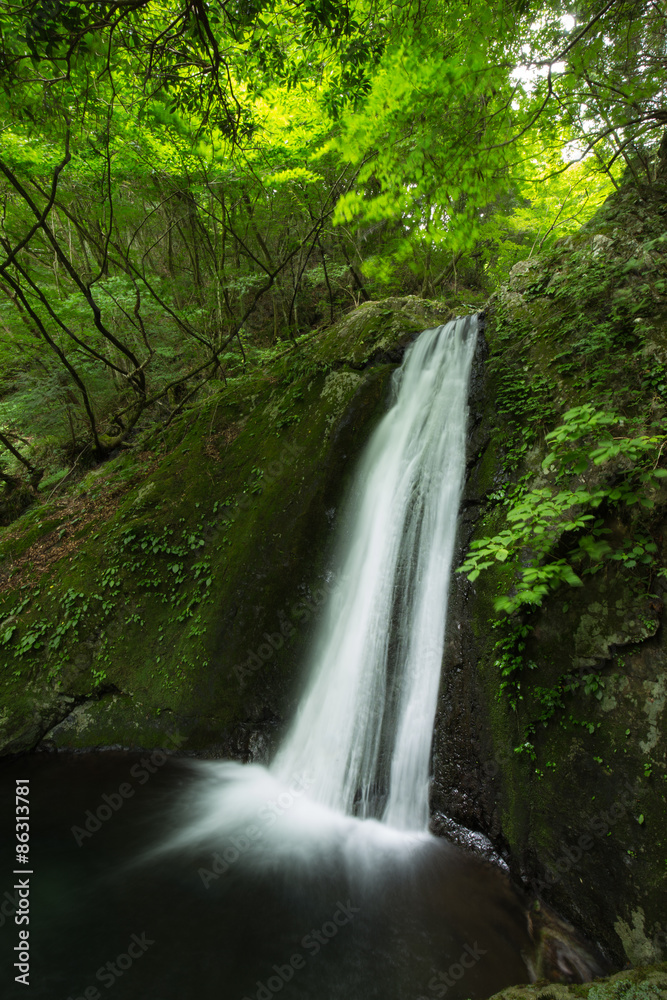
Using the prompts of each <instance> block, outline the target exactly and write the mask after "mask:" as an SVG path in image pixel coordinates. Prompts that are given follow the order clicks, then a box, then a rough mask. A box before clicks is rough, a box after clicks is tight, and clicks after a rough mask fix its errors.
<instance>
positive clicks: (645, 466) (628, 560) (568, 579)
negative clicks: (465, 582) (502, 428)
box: [458, 404, 667, 613]
mask: <svg viewBox="0 0 667 1000" xmlns="http://www.w3.org/2000/svg"><path fill="white" fill-rule="evenodd" d="M563 420H564V422H563V423H562V424H561V425H560V426H559V427H557V428H556V429H555V430H554V431H552V432H551V433H550V434H547V436H546V440H547V443H548V444H550V445H551V448H552V450H551V451H550V452H549V454H548V455H547V456H546V458H545V459H544V462H543V463H542V468H543V470H544V471H545V472H550V473H551V474H552V475H555V478H556V480H557V481H558V480H566V479H568V477H571V476H580V475H582V473H584V472H588V471H590V470H594V469H595V468H596V467H597V466H603V465H604V464H606V463H609V464H610V466H611V469H610V479H609V481H608V482H605V481H604V480H603V481H602V482H601V483H600V482H599V476H596V477H595V479H594V482H595V483H596V485H595V487H591V488H586V487H583V486H574V487H573V486H571V485H570V486H569V487H568V488H563V489H560V490H559V491H556V490H554V489H553V488H551V487H544V488H540V489H534V490H531V491H530V492H522V490H521V489H517V490H516V491H515V495H514V497H513V498H511V499H509V500H507V501H506V505H507V510H506V515H505V516H506V520H507V523H508V525H509V527H508V528H506V529H505V530H503V531H501V532H499V533H498V534H497V535H494V536H491V537H486V538H481V539H477V540H475V541H473V542H472V543H471V546H470V551H469V552H468V555H467V557H466V559H465V561H464V563H463V565H462V566H460V567H459V569H458V572H461V573H466V574H467V576H468V579H469V580H470V581H471V582H474V581H475V580H476V579H477V577H478V576H479V575H480V573H481V572H483V571H484V570H486V569H489V568H490V567H491V566H493V565H494V563H497V562H500V563H506V564H507V565H508V567H511V570H512V575H511V577H510V578H509V579H508V582H507V587H506V590H507V593H505V594H503V595H502V596H500V597H498V598H496V600H495V608H496V610H497V611H505V612H507V613H511V612H513V611H516V610H517V609H518V608H520V607H521V606H522V605H528V606H530V605H539V604H541V603H542V600H543V599H544V597H545V596H546V595H547V594H548V593H549V592H550V591H551V590H553V589H555V588H556V587H558V586H559V585H560V584H562V583H566V584H568V585H569V586H571V587H581V586H582V585H583V582H582V579H581V576H580V575H579V574H578V573H577V572H575V570H574V568H573V565H579V564H583V565H584V566H585V570H584V572H588V573H592V572H593V573H594V572H596V571H597V569H599V567H600V565H601V563H602V561H603V560H613V561H616V562H620V563H622V564H623V565H624V566H625V567H627V568H629V569H630V568H632V567H634V566H637V565H638V564H642V565H653V564H654V562H655V554H656V553H657V545H656V544H655V542H653V541H652V539H650V538H648V537H645V536H641V537H629V538H628V537H625V538H621V539H620V540H618V539H617V540H616V541H615V542H614V544H613V545H612V544H611V543H610V541H609V537H608V536H609V535H610V534H611V532H610V530H609V529H608V528H606V527H605V521H604V519H603V518H601V517H598V516H597V515H596V514H595V513H594V511H596V509H597V508H599V507H600V506H601V505H602V504H603V503H604V504H606V505H607V507H608V508H613V507H615V506H618V505H619V504H623V505H624V506H632V505H633V504H636V503H639V504H640V505H642V506H644V507H647V508H651V507H653V504H654V500H653V498H652V497H651V496H650V495H649V492H648V491H649V490H650V488H651V484H652V483H654V481H655V480H662V479H664V478H666V477H667V469H664V468H659V467H657V463H658V461H659V460H660V457H661V454H662V450H663V448H664V446H665V443H666V442H667V435H666V434H648V435H641V436H638V437H629V436H623V435H618V434H617V435H613V436H612V429H613V430H616V431H618V430H620V428H621V427H622V426H623V423H624V422H623V421H622V420H621V419H620V418H619V417H618V416H617V415H616V414H614V413H611V412H608V411H603V410H596V409H595V408H594V407H593V406H591V405H590V404H585V405H583V406H579V407H575V408H573V409H571V410H568V411H567V413H565V415H564V418H563ZM599 433H603V434H604V433H606V434H608V435H609V436H608V437H606V438H605V439H603V440H602V441H599V440H598V441H595V442H594V443H593V444H591V439H592V438H593V439H594V438H595V437H596V436H597V435H598V434H599ZM584 531H585V532H586V533H585V534H582V532H584ZM568 535H573V536H574V537H573V542H570V543H569V554H568V556H567V558H565V557H561V558H558V559H554V558H553V555H554V551H555V549H556V548H557V547H559V548H562V546H563V544H564V543H565V542H566V540H567V539H566V536H568ZM605 536H607V537H605Z"/></svg>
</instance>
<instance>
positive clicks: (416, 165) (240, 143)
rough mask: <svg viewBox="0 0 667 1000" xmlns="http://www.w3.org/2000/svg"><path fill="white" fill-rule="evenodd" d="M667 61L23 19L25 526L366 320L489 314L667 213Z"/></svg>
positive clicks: (421, 24) (10, 440)
mask: <svg viewBox="0 0 667 1000" xmlns="http://www.w3.org/2000/svg"><path fill="white" fill-rule="evenodd" d="M666 52H667V50H666V24H665V18H664V11H663V10H662V8H661V5H660V4H659V3H658V2H652V0H611V2H607V3H600V2H595V3H589V2H581V3H567V2H561V0H551V2H548V3H546V4H545V3H542V2H541V3H539V4H538V3H533V2H531V0H511V2H507V3H496V2H476V3H475V4H468V3H466V2H457V3H444V2H441V0H432V2H413V0H405V2H394V3H391V2H377V3H376V2H368V0H358V2H353V3H349V4H348V3H338V2H336V3H333V2H331V0H303V2H301V0H300V2H290V0H269V2H263V0H249V2H243V0H241V2H229V3H221V2H218V0H213V2H209V3H206V2H201V0H186V2H180V0H165V2H154V0H117V2H109V3H99V2H97V0H30V2H27V3H15V4H10V3H3V4H2V5H0V78H1V82H2V92H1V95H0V199H1V210H0V242H1V244H2V247H1V260H0V445H1V446H2V448H1V450H0V477H1V478H2V480H3V483H4V501H3V505H2V517H3V520H4V523H7V522H8V520H11V519H12V518H13V517H14V516H16V514H18V513H19V512H20V511H21V510H22V509H23V508H24V507H25V506H26V505H27V504H29V503H31V502H32V500H33V499H34V496H35V491H40V492H44V491H49V493H50V492H52V491H53V490H54V489H57V488H59V484H60V483H61V482H62V481H63V480H65V479H66V478H67V479H70V481H71V476H72V475H73V474H76V470H79V471H81V470H83V469H84V468H85V467H86V466H87V465H88V466H89V465H90V464H91V463H94V462H98V461H100V460H101V459H103V458H105V457H106V456H108V455H110V454H112V453H113V452H114V451H115V450H116V449H118V448H119V447H120V446H122V445H123V444H124V443H128V442H129V441H130V440H131V439H132V435H133V434H135V433H136V431H137V430H138V429H139V428H140V427H142V426H143V425H145V424H146V423H147V422H155V421H161V422H163V423H165V424H168V423H169V422H170V420H171V419H172V418H173V417H174V415H175V414H177V413H178V412H180V411H181V410H182V409H183V407H185V406H187V405H188V403H190V402H191V401H193V400H196V399H201V398H202V397H203V396H204V395H205V394H207V393H211V392H214V391H216V389H217V388H219V387H220V384H221V383H225V382H227V381H228V380H231V379H234V378H235V377H237V376H238V375H240V374H241V373H243V372H247V370H248V367H249V366H253V365H262V364H263V363H264V362H265V361H266V360H267V358H269V357H273V356H275V355H277V354H280V353H281V352H285V351H288V352H289V351H291V352H293V356H294V357H295V358H298V353H299V351H298V347H299V343H300V338H301V337H303V336H305V335H307V332H308V331H312V330H313V329H315V328H321V327H323V326H325V325H328V324H330V323H332V322H333V321H334V320H335V319H337V318H338V317H340V315H341V314H342V313H344V312H345V311H346V310H349V309H350V308H351V307H352V306H354V305H358V304H359V303H360V302H362V301H364V300H367V299H369V298H382V297H383V296H386V295H390V294H396V293H399V294H407V293H412V294H416V295H418V296H424V297H429V298H434V297H444V298H445V299H448V300H449V301H451V302H453V303H458V304H459V305H463V306H464V307H472V308H474V307H475V305H476V304H479V303H481V302H482V301H483V300H484V299H485V298H486V297H487V296H488V294H489V293H490V292H492V291H493V289H494V287H495V286H496V284H497V282H498V280H499V278H501V277H502V276H504V275H506V274H507V272H508V270H509V268H510V267H511V266H512V265H514V264H515V263H516V262H517V261H520V260H523V259H525V258H527V257H530V256H531V255H534V254H536V253H537V252H539V251H542V250H545V249H548V248H549V247H550V246H552V245H553V244H554V242H555V241H556V240H557V239H558V238H559V237H561V236H563V234H565V233H567V232H570V231H573V230H575V229H577V228H578V227H579V226H580V225H581V224H582V223H583V222H585V221H586V219H588V218H589V217H590V216H591V215H592V213H593V212H594V211H595V209H596V208H597V207H598V206H599V205H600V203H601V202H602V201H603V200H604V198H605V197H606V196H607V195H608V194H609V193H610V192H611V191H613V190H614V188H617V187H618V186H619V184H621V182H622V180H623V183H630V184H634V185H635V186H636V187H637V188H638V189H639V190H640V191H641V190H642V189H643V188H645V187H646V186H649V185H651V184H652V183H653V182H654V181H655V180H656V175H657V172H658V169H659V163H660V162H661V161H660V158H659V155H658V154H659V147H660V143H661V140H662V136H663V133H664V130H665V127H666V126H667V103H666V102H665V63H666V60H667V54H666ZM663 141H664V140H663ZM461 311H465V308H464V309H463V310H461Z"/></svg>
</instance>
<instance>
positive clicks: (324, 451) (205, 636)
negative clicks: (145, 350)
mask: <svg viewBox="0 0 667 1000" xmlns="http://www.w3.org/2000/svg"><path fill="white" fill-rule="evenodd" d="M439 321H441V307H440V306H439V305H438V304H429V303H424V302H423V301H421V300H417V299H407V300H391V301H390V302H389V303H371V304H368V305H367V306H366V307H364V308H363V309H361V310H359V311H358V313H354V314H352V315H351V316H350V317H348V318H347V319H346V320H344V321H343V322H342V323H341V324H339V325H338V326H336V327H333V328H332V329H331V330H329V331H326V332H325V333H324V334H321V335H319V336H316V337H311V338H308V339H307V340H306V341H305V342H303V344H302V346H301V348H300V350H299V353H298V356H297V355H295V354H292V355H291V356H290V357H283V358H276V359H275V361H274V362H271V363H267V364H266V365H265V366H264V367H263V368H261V369H259V370H257V369H255V370H252V371H249V372H248V373H247V374H246V375H241V376H240V377H239V378H236V379H233V380H231V379H230V381H229V383H228V385H227V386H226V387H223V388H222V389H221V391H220V392H219V393H218V394H217V395H216V396H213V397H211V398H209V399H208V400H207V401H205V402H204V403H203V404H201V405H199V406H196V407H193V408H192V409H190V410H188V411H187V412H185V413H184V414H183V415H182V416H181V417H180V418H179V419H177V420H175V421H174V422H173V423H172V425H171V426H170V427H169V428H168V429H167V430H166V432H165V433H164V435H161V434H160V435H154V438H153V441H152V445H153V451H152V452H151V453H150V455H149V457H148V459H146V457H145V449H146V445H147V443H148V441H150V438H148V439H146V438H144V439H143V440H141V441H140V443H139V445H138V447H140V448H141V449H142V452H141V453H140V455H144V459H142V460H141V461H139V457H140V456H135V455H133V454H132V453H124V454H121V455H120V456H118V457H117V458H116V459H115V460H112V461H110V462H109V463H107V464H106V465H104V466H101V467H100V468H98V469H95V470H92V471H91V472H90V473H89V474H88V475H87V476H86V477H85V478H84V479H83V480H82V481H81V482H80V483H79V484H78V485H77V486H76V487H75V488H74V489H72V490H71V491H70V492H69V493H63V494H62V495H59V496H57V497H55V498H53V499H52V500H50V501H49V500H47V501H44V502H43V503H42V505H41V507H39V508H36V509H34V510H32V511H30V512H29V514H27V515H26V516H25V517H24V518H23V519H22V520H21V521H19V522H16V523H15V524H14V525H12V527H11V529H8V530H7V532H6V534H5V541H4V544H5V546H6V549H5V551H6V552H8V553H11V559H13V560H14V563H15V565H16V566H17V567H18V568H17V570H16V572H15V574H14V576H13V577H12V579H11V580H10V581H9V586H8V587H7V588H6V589H5V591H4V592H3V593H2V594H1V595H0V620H1V621H3V622H8V624H7V625H6V627H5V628H4V631H0V694H1V701H2V704H3V705H5V706H7V708H6V711H5V714H4V716H3V718H2V720H0V738H1V741H2V745H4V746H5V748H6V749H9V748H10V747H11V749H12V751H16V750H17V749H28V748H29V747H31V746H34V745H35V743H36V742H38V740H39V739H40V738H42V737H43V736H44V735H45V734H46V733H47V732H48V738H49V740H50V741H51V743H52V744H53V745H55V746H60V747H77V748H81V747H85V746H99V745H106V744H111V743H113V744H118V743H121V744H123V745H127V746H133V747H139V746H141V747H146V748H151V747H155V746H160V745H164V743H165V742H166V741H167V740H168V739H174V738H175V737H176V736H178V737H179V738H180V737H182V738H183V746H184V747H185V748H187V749H196V750H205V749H208V748H210V747H211V746H214V745H215V746H217V745H220V744H221V743H222V742H224V741H225V739H228V738H230V734H233V733H234V732H235V731H236V730H237V729H238V727H240V726H241V727H242V726H247V725H255V726H260V727H261V726H264V725H267V724H270V725H272V726H273V727H274V728H275V729H276V730H277V728H279V725H280V722H281V720H282V718H283V716H284V715H285V713H286V712H287V711H289V710H290V707H291V703H292V699H293V696H294V689H295V686H296V682H297V676H298V670H297V668H298V664H299V663H300V661H301V660H302V658H303V652H304V649H305V648H306V646H307V644H308V641H309V637H310V632H311V630H312V626H313V623H314V621H315V620H316V617H317V614H318V611H319V608H320V606H321V603H322V602H321V595H320V596H318V592H319V591H321V590H322V588H323V586H324V584H325V568H326V556H327V551H328V547H329V541H330V538H331V535H332V531H333V523H332V510H335V509H336V508H337V507H338V505H339V503H340V500H341V496H342V494H343V492H344V490H345V487H346V484H347V481H348V477H349V475H350V469H351V467H352V465H353V463H354V457H355V455H356V453H357V452H358V450H359V449H360V447H361V446H362V444H363V442H364V441H365V439H366V438H367V436H368V433H369V431H370V428H371V427H372V426H373V424H374V422H375V420H376V419H377V417H378V415H379V413H380V412H381V409H382V406H383V404H384V401H385V399H386V391H387V384H388V379H389V377H390V375H391V372H392V371H393V369H394V367H395V364H396V362H397V361H398V360H400V357H401V355H402V352H403V350H404V349H405V346H406V344H407V343H408V342H409V341H410V339H412V338H413V337H414V336H415V334H416V333H418V332H419V331H420V330H421V329H423V328H424V327H425V326H429V325H435V324H436V323H437V322H439ZM390 355H391V357H390ZM372 356H374V357H375V361H374V363H373V364H372V365H369V362H370V360H371V357H372ZM349 361H352V363H353V364H354V367H353V368H351V367H350V364H349ZM84 509H85V511H86V513H85V516H83V515H82V514H81V511H82V510H84ZM51 514H54V515H55V516H53V517H52V516H50V515H51ZM47 515H48V516H47ZM77 516H81V517H82V520H81V522H80V523H81V524H82V525H83V527H82V528H79V529H78V530H73V529H72V519H73V517H74V518H76V517H77ZM24 532H25V533H24ZM61 532H62V537H61ZM0 544H3V542H2V536H0ZM58 555H59V556H60V558H59V559H57V561H55V560H56V558H57V556H58ZM22 560H23V561H22ZM31 563H32V569H31ZM64 720H68V721H64Z"/></svg>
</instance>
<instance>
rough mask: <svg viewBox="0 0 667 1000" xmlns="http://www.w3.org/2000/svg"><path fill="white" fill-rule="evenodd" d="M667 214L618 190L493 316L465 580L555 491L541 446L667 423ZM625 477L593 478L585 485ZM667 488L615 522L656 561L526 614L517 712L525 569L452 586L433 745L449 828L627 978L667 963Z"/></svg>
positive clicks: (524, 272) (515, 279)
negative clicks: (587, 407) (570, 414)
mask: <svg viewBox="0 0 667 1000" xmlns="http://www.w3.org/2000/svg"><path fill="white" fill-rule="evenodd" d="M666 209H667V198H666V196H665V191H664V189H660V190H656V191H652V192H646V193H645V197H644V198H643V200H641V201H639V200H638V199H637V198H636V197H634V196H633V195H631V194H628V192H627V191H626V190H625V189H623V190H622V192H621V193H620V194H619V195H617V196H613V197H612V198H611V199H609V200H608V202H607V203H606V204H605V206H603V209H602V211H601V212H600V213H599V214H598V216H596V217H595V218H594V219H593V220H591V221H590V222H589V223H588V225H587V226H586V227H585V228H584V229H583V230H582V231H581V232H580V233H578V234H577V235H576V236H575V237H568V238H567V239H566V240H564V241H561V243H559V244H558V245H557V246H556V248H555V249H554V250H553V251H551V252H550V253H548V254H545V255H542V256H540V257H537V258H534V259H531V260H530V261H527V262H522V264H521V265H519V266H517V267H515V268H514V269H513V271H512V274H511V276H510V280H509V282H508V284H507V286H506V287H505V288H503V289H501V291H500V292H499V294H498V295H497V296H495V297H494V298H493V300H492V301H491V302H490V303H489V304H488V307H487V310H486V325H485V336H486V340H487V348H488V361H487V362H486V363H485V364H484V368H483V371H480V372H479V373H478V376H477V381H476V383H475V382H474V383H473V398H472V399H471V413H472V414H473V416H474V428H473V437H472V439H471V443H470V460H469V475H468V482H467V486H466V491H465V495H464V504H463V515H462V518H461V532H460V546H459V555H458V560H459V562H461V561H462V560H463V557H464V554H465V552H466V551H467V550H468V547H469V544H470V542H471V541H473V540H475V539H478V538H482V537H485V536H489V535H493V534H496V533H498V532H499V531H501V530H503V529H504V528H506V527H508V522H507V520H506V512H507V506H506V505H505V504H504V503H503V500H504V498H505V496H506V494H507V491H508V489H509V488H512V487H513V486H514V485H516V484H517V483H519V482H522V483H523V484H524V485H525V487H526V488H527V489H528V490H531V489H539V488H545V487H550V486H553V485H554V483H555V480H554V477H553V475H551V474H550V473H549V472H547V473H545V472H544V471H543V470H542V462H543V459H544V458H545V456H546V454H547V451H548V449H547V447H546V444H545V434H546V433H548V432H549V431H550V430H552V429H553V428H554V427H556V426H557V425H558V424H559V423H562V415H563V413H564V412H565V411H566V410H568V409H569V408H571V407H574V406H578V405H581V404H582V403H585V402H591V403H592V404H593V405H594V406H595V408H599V409H611V408H614V409H615V410H617V411H618V412H620V413H621V414H622V415H624V416H625V417H627V418H628V419H637V421H638V422H639V424H640V426H649V424H650V423H651V421H664V420H665V418H666V417H667V405H666V400H667V394H666V393H665V391H664V385H663V382H665V378H664V376H665V372H667V351H666V350H665V339H664V331H665V330H666V329H667V294H666V291H667V285H666V283H665V281H664V274H665V269H666V267H667V240H665V238H664V213H665V210H666ZM619 303H620V305H619ZM661 378H662V379H663V382H661V381H660V379H661ZM658 384H660V385H663V389H662V390H659V389H658ZM622 472H623V469H622V466H621V465H614V464H613V462H612V463H608V464H607V465H605V466H603V467H599V468H597V467H596V468H595V469H593V470H592V471H591V472H590V473H587V475H588V476H589V479H588V480H587V481H586V485H587V486H588V485H590V488H596V486H597V485H599V484H600V483H601V482H603V481H610V480H611V479H613V477H614V476H618V477H620V476H621V475H622ZM579 482H582V480H580V481H579ZM666 482H667V480H665V479H662V480H659V481H658V484H657V485H656V487H655V488H653V487H651V489H650V496H649V499H650V500H651V502H652V504H653V506H652V507H650V509H649V508H645V507H642V506H641V505H640V504H637V505H636V506H634V507H628V508H627V509H623V510H620V511H617V510H614V509H612V508H609V509H606V510H605V508H602V511H601V516H602V517H603V518H605V520H604V525H605V527H606V528H607V529H608V530H609V531H610V532H611V536H610V537H613V539H615V540H616V541H617V542H622V541H623V539H624V538H625V537H627V538H631V537H636V536H638V535H646V536H647V537H650V538H651V539H652V540H654V544H655V557H654V560H653V562H652V563H650V564H637V565H635V566H634V567H633V568H631V569H627V568H625V567H624V565H623V564H622V563H621V562H618V561H617V562H613V561H609V562H607V563H605V564H604V565H603V566H602V568H600V569H599V571H598V572H597V573H594V574H592V575H588V576H585V577H584V578H583V579H584V582H585V585H584V586H582V587H576V588H575V587H569V586H566V585H562V586H561V587H560V589H558V590H556V591H554V592H552V593H551V594H550V595H549V596H548V597H547V598H545V599H544V600H543V602H542V605H541V607H539V608H538V609H536V610H534V611H533V612H532V613H530V614H529V616H525V617H524V618H523V619H522V618H520V617H519V616H515V618H516V620H518V621H526V622H529V623H530V626H531V629H532V630H531V632H530V633H529V635H528V637H527V638H526V641H525V648H524V649H523V650H522V652H521V662H522V667H521V668H520V669H519V670H518V671H517V673H516V674H515V676H514V680H515V681H518V683H519V684H520V687H515V688H514V689H513V690H514V696H515V698H516V707H515V708H513V707H512V704H511V703H510V700H509V698H508V696H507V693H504V694H501V693H500V685H501V682H502V680H503V677H501V674H500V669H499V653H498V651H497V650H496V648H495V646H496V642H497V641H498V639H499V638H501V637H502V635H503V634H504V633H503V628H506V627H507V626H506V625H503V624H502V621H501V619H503V615H501V614H499V613H498V612H497V611H496V610H495V607H494V600H495V598H496V597H498V596H504V595H507V594H509V593H511V592H512V587H513V585H514V584H515V582H516V574H517V567H516V565H510V563H509V562H506V563H502V562H498V563H497V564H496V565H495V566H493V567H491V568H489V569H488V570H485V571H484V572H482V574H481V575H480V576H479V577H478V578H477V579H476V580H475V581H474V582H473V583H469V582H468V581H467V580H466V579H465V577H463V576H461V575H460V574H455V576H454V580H453V584H452V594H451V597H450V621H449V629H448V638H447V649H446V662H445V667H444V676H443V684H442V691H441V696H440V703H439V711H438V719H437V723H436V731H435V741H434V775H435V777H434V785H433V795H432V806H433V809H434V811H436V812H442V813H444V814H447V815H449V816H451V817H452V818H453V820H454V821H456V822H458V823H462V824H464V825H466V826H468V827H470V828H472V829H475V830H479V831H481V832H483V833H485V834H486V835H487V836H488V837H490V839H491V840H492V842H493V844H494V846H495V848H496V850H498V851H499V852H500V853H501V854H502V856H503V857H504V858H505V860H506V862H507V863H508V865H509V867H510V870H511V872H512V874H513V875H514V877H515V879H516V880H517V881H519V882H521V883H522V884H523V885H524V887H525V889H526V891H527V892H528V893H529V894H531V895H532V896H533V897H534V898H537V899H541V900H543V901H545V902H546V903H547V904H550V905H551V906H552V907H553V909H554V910H555V911H556V912H558V913H560V914H562V915H563V916H564V917H565V918H567V920H568V921H570V922H571V923H572V924H573V925H574V926H576V927H577V928H578V929H579V931H580V932H581V933H582V934H584V935H585V936H586V937H587V938H588V940H589V941H590V942H591V946H592V947H597V948H599V949H600V950H601V953H602V955H603V956H604V958H605V959H606V960H607V961H608V962H609V964H610V965H611V967H616V968H619V967H621V966H623V965H624V964H626V963H627V962H631V963H633V964H635V965H638V964H641V965H646V964H649V963H651V962H655V961H661V960H663V959H665V958H666V957H667V940H666V939H665V932H666V931H667V921H666V909H665V900H666V899H667V732H666V730H667V725H666V722H667V635H666V633H665V628H664V620H665V619H664V608H665V603H666V601H667V587H666V585H665V584H666V581H665V579H664V577H661V576H659V575H658V573H657V570H658V569H659V568H660V567H661V566H662V567H665V566H667V490H666V489H665V486H664V484H665V483H666ZM647 495H648V494H647ZM566 552H567V549H566V546H565V544H564V543H563V545H562V546H561V548H560V549H559V550H558V554H559V555H561V556H563V555H564V554H566ZM527 558H528V557H527V555H525V554H524V559H527ZM517 995H519V994H517ZM526 995H527V996H528V995H530V996H532V995H533V994H526Z"/></svg>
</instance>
